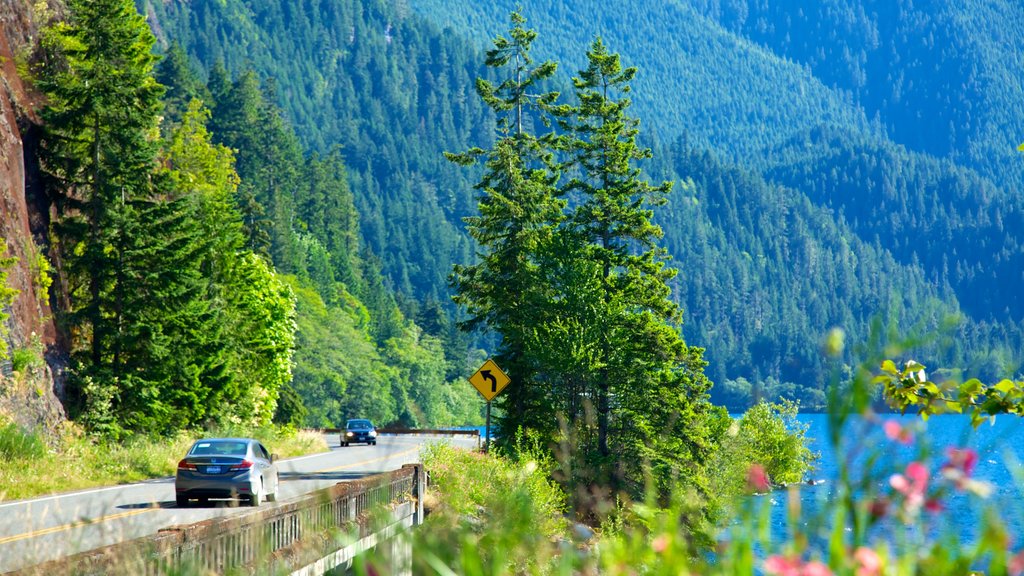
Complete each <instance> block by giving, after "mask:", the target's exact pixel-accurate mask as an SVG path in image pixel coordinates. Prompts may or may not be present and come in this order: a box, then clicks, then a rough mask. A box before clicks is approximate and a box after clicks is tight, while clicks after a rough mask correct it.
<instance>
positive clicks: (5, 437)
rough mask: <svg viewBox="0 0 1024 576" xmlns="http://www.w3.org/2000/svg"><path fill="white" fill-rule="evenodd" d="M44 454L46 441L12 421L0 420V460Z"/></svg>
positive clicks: (34, 456)
mask: <svg viewBox="0 0 1024 576" xmlns="http://www.w3.org/2000/svg"><path fill="white" fill-rule="evenodd" d="M44 455H46V442H44V441H43V439H42V438H40V437H39V435H38V434H35V433H32V432H27V431H25V430H23V429H22V428H21V427H20V426H18V425H17V424H15V423H13V422H7V423H3V422H2V421H0V460H17V459H27V458H38V457H41V456H44Z"/></svg>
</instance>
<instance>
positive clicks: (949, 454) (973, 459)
mask: <svg viewBox="0 0 1024 576" xmlns="http://www.w3.org/2000/svg"><path fill="white" fill-rule="evenodd" d="M946 458H949V460H948V461H947V462H946V463H945V464H943V465H942V469H943V470H945V469H947V468H952V469H955V470H960V471H961V472H963V473H964V475H966V476H970V475H971V474H973V473H974V467H975V466H976V465H977V464H978V453H977V452H975V451H974V450H971V449H970V448H963V449H960V448H947V449H946Z"/></svg>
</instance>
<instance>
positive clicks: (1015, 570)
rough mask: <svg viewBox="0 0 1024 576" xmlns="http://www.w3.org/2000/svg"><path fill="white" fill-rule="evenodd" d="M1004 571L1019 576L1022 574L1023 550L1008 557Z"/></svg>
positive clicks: (1011, 575) (1023, 566) (1023, 563)
mask: <svg viewBox="0 0 1024 576" xmlns="http://www.w3.org/2000/svg"><path fill="white" fill-rule="evenodd" d="M1006 571H1007V573H1009V574H1010V576H1021V575H1022V574H1024V550H1021V551H1020V552H1018V553H1017V554H1016V555H1015V556H1014V557H1012V558H1010V562H1009V563H1007V565H1006Z"/></svg>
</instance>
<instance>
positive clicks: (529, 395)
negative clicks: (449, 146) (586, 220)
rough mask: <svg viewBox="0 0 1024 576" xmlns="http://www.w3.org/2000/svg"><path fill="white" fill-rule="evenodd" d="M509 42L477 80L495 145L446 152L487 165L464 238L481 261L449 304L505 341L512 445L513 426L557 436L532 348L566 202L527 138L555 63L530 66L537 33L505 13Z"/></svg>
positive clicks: (505, 417)
mask: <svg viewBox="0 0 1024 576" xmlns="http://www.w3.org/2000/svg"><path fill="white" fill-rule="evenodd" d="M511 21H512V27H511V29H510V30H509V37H508V38H505V37H498V38H497V39H496V40H495V41H494V48H492V49H491V50H489V51H488V52H487V65H488V66H490V67H493V68H497V69H499V70H502V71H503V73H504V74H505V78H504V80H502V82H501V83H500V84H498V85H497V86H495V85H494V84H492V83H491V82H489V81H487V80H484V79H482V78H481V79H478V80H477V84H476V86H477V93H478V94H479V95H480V97H481V98H482V99H483V100H484V102H485V103H486V104H487V105H488V106H489V107H490V108H492V109H493V110H494V111H495V112H496V113H497V114H498V117H499V118H498V136H499V137H498V140H497V141H496V142H495V144H494V146H493V148H491V149H490V150H487V151H485V150H482V149H479V148H477V149H471V150H469V151H468V152H466V153H463V154H448V155H447V156H448V158H449V159H450V160H452V161H455V162H457V163H460V164H463V165H469V164H472V163H474V162H476V161H478V160H479V159H481V158H483V159H484V170H485V172H484V175H483V177H482V178H481V180H480V182H479V183H478V184H477V185H476V189H477V190H478V191H479V193H480V195H479V199H478V201H479V210H480V215H479V216H472V217H468V218H466V219H465V221H466V223H467V226H468V229H469V234H470V235H471V236H472V237H473V238H474V239H475V240H476V241H477V243H478V244H479V246H480V248H481V253H480V254H479V258H480V262H479V263H477V264H472V265H464V266H463V265H460V266H456V267H455V270H454V274H453V276H452V285H453V287H454V288H455V289H456V291H457V294H456V296H455V301H456V302H457V303H458V304H461V305H463V306H465V307H466V310H467V312H468V314H469V319H468V320H467V321H466V322H465V323H464V326H465V327H467V328H476V327H483V326H486V327H488V328H490V329H492V330H494V331H496V332H497V333H498V334H500V335H501V338H502V340H501V345H500V351H499V353H498V354H497V356H496V360H497V362H498V364H499V365H500V366H502V367H503V368H504V369H505V370H506V371H507V372H508V374H509V375H510V376H511V378H512V385H511V386H509V387H508V388H507V389H506V391H505V392H504V393H503V394H502V395H501V396H500V397H499V399H498V403H499V406H500V407H501V408H502V416H501V417H500V418H499V420H498V424H499V427H500V428H501V429H503V430H505V431H506V434H505V435H504V438H506V439H511V438H512V436H513V435H512V434H511V432H512V431H514V430H515V429H516V428H517V427H520V426H522V427H524V428H527V429H538V430H544V431H547V432H553V431H554V426H555V425H556V422H555V417H554V413H553V411H552V407H551V406H550V404H549V403H548V402H547V398H546V396H547V392H546V390H545V388H544V386H543V384H542V383H541V382H539V381H538V380H537V378H536V376H537V372H538V368H539V367H538V366H537V364H536V360H535V359H534V358H533V357H531V354H530V351H529V349H528V342H529V341H530V335H531V334H532V332H533V330H534V327H535V325H536V324H537V323H538V322H539V321H540V318H541V317H542V316H543V310H544V308H545V306H546V305H548V303H549V302H550V296H551V295H550V294H549V293H548V291H547V290H546V288H545V285H546V282H545V280H544V278H543V274H542V270H541V268H540V266H539V263H538V259H537V256H536V255H537V253H538V252H539V251H540V250H543V249H544V247H545V246H546V245H547V244H548V243H550V242H551V240H552V238H553V237H554V233H555V230H556V227H557V225H558V223H559V221H560V219H561V214H562V208H563V206H564V202H562V201H560V200H558V199H557V198H555V183H556V182H557V179H558V173H557V170H556V169H555V165H554V158H553V156H552V153H551V150H550V149H551V138H550V137H537V136H535V135H533V134H531V133H530V132H528V131H527V122H526V119H527V115H528V114H530V113H532V112H537V111H539V112H541V113H544V111H545V110H547V109H549V108H550V107H551V106H553V104H554V102H555V100H556V99H557V97H558V95H557V93H554V92H546V93H542V94H540V95H536V94H532V93H531V89H535V85H536V84H538V83H539V82H542V81H543V80H545V79H547V78H550V77H551V75H552V74H554V72H555V69H556V66H555V64H554V63H552V62H543V63H540V64H539V65H536V66H535V65H534V64H533V59H532V57H531V56H530V49H531V45H532V43H533V41H534V39H535V38H536V32H534V31H532V30H528V29H526V28H524V27H523V24H524V23H525V19H524V18H523V17H522V16H521V15H520V14H519V13H518V12H513V13H512V15H511Z"/></svg>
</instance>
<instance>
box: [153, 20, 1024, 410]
mask: <svg viewBox="0 0 1024 576" xmlns="http://www.w3.org/2000/svg"><path fill="white" fill-rule="evenodd" d="M883 4H884V6H883ZM935 4H936V6H934V7H929V8H927V9H926V8H923V7H917V8H915V7H914V5H912V4H911V3H910V2H896V3H875V2H868V1H865V2H853V1H852V0H851V1H841V0H835V1H831V2H826V3H823V4H821V5H820V6H816V7H815V10H803V11H800V10H796V9H791V8H792V7H789V5H788V4H786V3H785V2H782V3H777V2H776V3H767V2H744V1H740V0H737V1H734V2H711V1H698V0H693V1H682V0H679V1H675V2H668V3H664V4H660V5H658V6H651V5H646V4H643V5H640V4H635V3H617V4H615V5H614V6H606V5H604V4H599V3H596V2H589V1H582V2H574V3H572V4H571V5H570V4H569V3H567V2H564V1H562V0H538V1H537V2H534V3H532V4H531V5H530V6H529V7H528V9H527V10H526V11H525V12H524V15H525V16H526V17H527V18H528V20H529V22H530V24H531V26H533V27H535V28H536V30H537V31H538V33H539V37H540V40H539V41H538V43H537V44H536V46H535V47H534V51H535V54H539V55H542V56H550V57H551V58H552V59H553V60H556V61H558V62H559V63H560V67H559V69H558V71H557V72H556V73H555V74H554V76H553V77H552V78H551V89H553V90H558V91H561V92H563V93H569V92H570V91H571V83H570V82H569V78H570V76H573V75H575V74H576V72H577V70H579V69H580V68H581V67H582V66H583V64H584V55H585V54H586V50H587V47H588V46H589V44H590V42H591V41H592V40H593V38H594V36H595V35H596V34H601V35H602V36H603V37H604V38H605V39H606V40H607V42H608V44H609V45H610V46H612V47H613V49H615V50H616V51H620V52H621V53H622V55H623V58H625V59H627V60H628V61H630V62H631V63H633V64H636V65H637V66H638V67H639V73H638V74H637V76H636V78H635V80H634V82H633V87H634V92H633V96H632V98H633V101H634V108H635V114H636V116H637V118H638V119H639V120H640V122H641V126H642V127H643V131H642V134H641V136H640V137H641V138H642V139H643V140H644V141H645V142H648V143H649V145H651V146H652V148H653V150H654V154H653V160H651V161H650V162H648V163H646V164H644V166H643V169H644V170H645V173H646V174H647V175H649V176H651V177H652V178H654V179H662V180H670V181H674V182H676V183H677V186H676V187H675V190H674V191H673V193H672V194H670V195H669V204H668V207H667V209H666V210H663V211H661V212H659V213H658V214H657V215H656V216H655V218H656V221H657V223H658V224H660V225H661V226H662V227H663V229H664V231H665V242H666V246H667V247H668V248H669V252H670V254H671V255H672V256H673V258H674V260H673V261H672V264H671V265H672V266H674V267H676V268H678V269H679V271H680V273H679V275H678V276H677V278H676V279H674V280H673V281H672V286H673V289H674V298H676V299H677V300H678V302H679V304H680V305H681V307H682V309H683V312H684V315H683V318H684V323H683V331H684V335H685V337H686V339H687V341H688V342H691V343H695V344H698V345H700V346H703V347H706V349H707V351H706V358H707V359H708V360H709V362H710V364H709V366H708V369H707V371H708V374H709V376H710V377H711V379H712V380H713V381H714V382H716V386H715V388H713V390H712V395H713V397H714V398H715V399H716V400H718V401H727V402H728V403H729V405H730V406H732V407H736V408H739V407H742V406H743V405H745V404H746V403H747V402H749V400H750V399H751V398H752V397H756V396H759V395H768V396H770V397H778V396H785V397H791V398H798V399H801V400H803V402H804V406H805V408H818V407H820V406H821V403H822V400H823V392H822V390H823V387H824V386H825V384H826V383H827V380H828V375H827V371H826V370H824V368H823V367H824V359H823V358H822V355H821V354H820V349H819V346H820V343H821V339H822V338H823V336H824V334H825V333H826V332H827V331H828V330H830V329H832V328H833V327H840V328H842V329H843V330H845V331H846V333H847V335H848V338H849V339H850V341H852V342H857V341H861V340H863V339H864V338H865V337H866V334H867V330H868V326H869V324H870V322H871V321H872V320H873V319H879V318H881V319H884V320H885V321H887V322H889V321H891V322H894V323H897V325H898V330H899V331H902V332H904V333H910V332H933V331H936V330H938V329H939V328H940V327H943V334H942V335H943V336H944V337H943V338H938V339H935V340H934V341H933V343H932V344H931V345H930V347H929V348H928V349H927V350H924V351H922V352H921V355H922V357H927V358H928V360H929V362H928V363H929V364H931V365H943V366H951V367H958V368H963V369H965V370H969V371H971V372H972V373H975V374H978V375H979V376H983V377H995V376H1001V375H1006V374H1007V373H1008V372H1011V371H1013V370H1014V369H1015V367H1016V366H1017V365H1018V361H1019V358H1018V357H1017V356H1018V353H1017V352H1015V351H1019V350H1020V349H1021V338H1022V329H1021V326H1022V322H1021V318H1022V315H1024V308H1022V306H1024V302H1022V301H1021V299H1020V296H1019V291H1018V290H1015V289H1014V286H1015V285H1016V283H1017V282H1019V280H1020V274H1021V272H1020V271H1021V270H1024V265H1022V261H1021V260H1022V254H1021V251H1020V250H1019V248H1018V247H1019V246H1020V242H1021V241H1020V239H1018V235H1019V231H1020V230H1021V229H1022V228H1021V226H1020V223H1021V221H1022V212H1021V209H1022V208H1021V203H1020V200H1019V198H1018V196H1017V194H1016V189H1017V186H1018V183H1019V180H1020V178H1019V174H1020V171H1019V167H1018V164H1019V158H1017V157H1016V156H1014V155H1013V154H1016V152H1013V150H1014V149H1015V144H1016V140H1013V143H1012V145H1010V144H1008V143H1007V142H1005V141H1004V140H1003V139H1005V138H1006V134H1005V130H1004V133H1000V134H996V133H995V131H994V129H993V126H995V125H997V124H999V123H1002V125H1015V123H1017V120H1016V118H1017V117H1019V116H1020V115H1017V114H1014V112H1013V111H1014V110H1016V109H1017V108H1018V107H1019V106H1020V103H1019V102H1017V101H1014V100H1013V98H1012V94H1015V93H1017V91H1019V90H1018V88H1019V86H1018V84H1019V83H1018V81H1017V80H1016V79H1015V76H1014V74H1013V73H1012V72H1011V71H1010V70H1008V69H1007V67H1008V66H1010V64H1011V59H1009V58H1007V57H1003V58H1000V57H999V54H1004V55H1005V54H1006V53H1005V52H1000V49H999V48H998V47H997V46H996V45H994V44H992V43H991V42H990V41H989V40H988V39H989V38H990V36H989V35H980V36H979V35H977V34H971V32H975V31H979V30H987V28H986V26H988V24H985V22H987V21H988V20H987V16H992V17H993V18H996V17H998V16H999V14H1002V13H1004V12H1006V10H1005V8H1006V7H1005V6H1002V5H1000V6H995V7H991V10H989V9H986V10H983V11H981V12H977V13H978V14H984V15H987V16H986V18H981V19H978V18H973V17H972V18H970V19H967V18H963V17H959V16H958V15H962V14H966V13H968V12H969V11H970V10H972V9H969V8H966V7H956V6H954V5H952V4H951V3H946V2H936V3H935ZM138 5H139V7H140V10H142V11H143V12H144V13H145V14H146V15H147V16H148V19H149V22H150V24H151V27H152V28H153V29H154V31H155V33H156V35H157V37H158V39H159V45H161V46H163V47H164V48H165V49H166V48H168V47H170V46H171V45H172V42H173V43H180V44H181V46H182V48H183V52H184V55H185V56H186V57H187V60H188V62H189V63H190V64H191V65H193V66H195V68H196V70H197V72H198V74H199V76H200V77H203V78H214V77H215V76H217V75H218V74H221V75H223V74H224V72H222V71H219V70H220V68H221V67H223V68H224V69H225V70H227V71H229V72H227V73H228V74H234V75H238V74H243V73H246V72H247V71H250V70H251V71H255V73H256V74H257V75H258V76H259V77H260V78H262V79H263V82H267V83H270V84H271V85H272V87H273V90H272V92H273V97H275V98H276V103H277V104H278V105H280V106H281V110H282V112H283V116H284V117H285V118H286V119H287V121H288V122H289V123H290V124H291V125H292V126H294V127H295V130H296V134H298V135H299V137H298V140H299V142H300V144H299V146H300V147H301V148H302V149H303V150H305V151H307V153H317V154H330V153H337V154H339V155H340V158H341V159H342V160H343V162H344V164H345V168H346V181H347V183H348V187H349V190H350V191H351V194H352V197H353V204H354V206H355V208H356V212H357V213H358V218H359V223H360V224H359V230H360V233H361V241H362V242H363V244H362V246H363V248H364V249H365V251H366V252H367V253H368V260H369V261H376V262H379V273H380V281H381V282H382V283H383V285H384V286H385V287H386V288H388V289H391V290H394V298H395V300H396V302H397V303H398V306H399V309H400V310H401V312H402V313H403V314H404V315H405V316H406V317H409V318H412V319H416V318H417V317H418V316H419V314H420V308H421V306H422V304H420V303H425V304H426V308H427V309H430V310H434V311H436V312H443V313H444V316H445V322H446V326H448V328H449V329H450V328H451V327H452V326H453V325H454V324H453V322H454V321H455V320H457V319H458V316H459V315H460V314H461V313H462V312H460V311H459V309H457V308H455V307H453V306H452V305H451V304H450V302H449V298H450V295H451V292H450V288H449V287H448V282H447V276H448V274H449V272H450V271H451V267H452V265H453V264H458V263H468V262H472V260H473V253H474V250H475V249H474V247H473V243H472V241H471V240H470V239H469V238H468V237H467V236H466V233H465V230H464V226H463V224H462V220H463V219H464V218H465V217H467V216H471V215H472V214H473V213H474V212H475V205H474V200H473V191H472V183H473V181H474V178H475V173H474V172H473V171H472V170H469V171H459V170H456V169H454V167H452V166H450V165H448V164H447V163H445V162H444V161H443V158H442V152H445V151H457V150H464V149H466V148H468V147H471V146H486V145H488V144H489V143H490V142H491V141H492V140H493V138H494V136H493V135H492V133H491V131H490V130H489V129H488V128H487V127H488V126H492V125H493V113H492V112H490V111H489V110H488V109H487V108H486V106H483V105H482V103H481V102H480V101H479V100H478V99H477V98H475V95H474V94H473V85H474V79H475V78H477V77H482V78H488V77H490V75H491V74H492V72H491V71H488V70H487V69H486V68H485V67H484V66H482V62H483V58H482V51H483V50H484V49H485V48H486V47H487V45H488V43H489V41H490V39H491V37H492V36H493V34H494V33H495V31H496V30H501V29H503V26H504V25H505V18H506V17H507V14H508V13H509V12H510V11H511V10H512V9H513V8H514V6H513V5H512V3H510V2H498V3H468V4H465V5H464V6H463V5H460V7H459V8H458V9H457V10H456V9H454V6H453V5H451V4H449V3H444V2H434V1H432V0H414V1H409V2H382V1H369V0H366V1H355V0H352V1H348V2H341V3H338V2H304V3H299V2H291V1H283V2H275V3H255V2H247V1H244V0H229V1H227V2H223V3H199V4H196V3H185V2H165V3H155V2H145V1H140V2H139V3H138ZM933 8H934V9H933ZM970 13H971V14H974V13H975V12H970ZM798 14H799V16H797V15H798ZM888 16H894V18H892V19H890V18H888ZM1006 22H1007V24H1006V27H1005V30H1004V31H1003V32H1002V34H1003V35H1006V36H1008V37H1010V38H1011V39H1012V38H1018V37H1020V36H1021V33H1022V31H1021V30H1020V27H1019V26H1018V25H1017V24H1018V23H1017V21H1016V20H1015V19H1010V20H1007V21H1006ZM665 30H672V31H673V33H671V34H666V33H665V32H664V31H665ZM839 31H862V32H863V31H867V32H870V33H867V34H855V33H852V32H851V33H849V34H847V33H845V32H844V33H840V32H839ZM816 35H817V36H816ZM819 36H820V37H821V38H820V39H819V38H818V37H819ZM977 38H984V40H975V39H977ZM556 39H557V40H556ZM943 42H945V44H943ZM1012 42H1016V40H1012ZM1012 42H1011V43H1012ZM934 46H943V48H942V49H941V50H932V49H929V48H930V47H934ZM893 54H896V55H898V57H892V55H893ZM937 69H941V70H944V71H945V70H951V71H955V72H956V74H955V75H949V74H945V73H943V74H934V71H935V70H937ZM953 76H955V77H956V79H953ZM896 80H898V82H897V81H896ZM952 82H960V83H961V84H962V86H964V87H966V88H958V86H959V85H956V84H952ZM979 83H983V84H984V90H983V91H984V93H985V98H986V99H991V100H992V101H993V105H992V106H986V107H984V109H985V112H984V113H983V114H982V113H980V112H978V111H977V110H975V109H974V108H972V106H973V107H978V106H979V104H978V103H977V102H978V100H976V99H974V98H972V97H971V96H970V94H973V93H974V92H977V91H979V90H982V87H981V84H979ZM881 86H884V87H885V88H884V89H883V88H880V87H881ZM954 88H957V89H954ZM967 88H970V90H971V91H969V92H965V90H967ZM986 101H987V100H986ZM996 101H998V105H996ZM939 117H941V118H942V122H936V121H934V120H933V119H934V118H939ZM535 121H536V118H535V117H533V116H528V118H527V122H528V123H531V122H535ZM950 126H952V127H950ZM924 128H927V129H928V130H929V131H924ZM936 131H942V133H941V134H939V133H938V132H936ZM1017 132H1024V128H1022V129H1021V130H1017ZM285 269H288V268H287V266H286V268H285ZM950 317H955V318H959V320H958V321H957V322H956V323H955V326H954V327H953V328H947V326H948V325H949V322H948V320H949V318H950ZM448 318H451V319H452V322H448V320H447V319H448ZM453 334H454V333H453ZM447 338H448V343H451V344H454V345H455V346H456V349H455V350H449V349H446V352H447V353H448V354H449V356H452V355H455V356H458V357H460V358H464V357H465V356H466V354H467V352H466V346H467V343H468V342H467V340H465V339H463V340H461V341H458V342H456V336H454V335H449V336H448V337H447ZM473 338H474V339H473V341H472V342H473V343H475V345H476V346H481V347H484V348H487V349H493V346H494V341H493V340H492V339H489V338H488V337H487V336H486V335H481V334H476V335H473ZM847 360H848V362H850V363H852V362H853V360H854V359H853V358H852V357H850V358H847ZM449 375H450V376H454V372H451V373H449Z"/></svg>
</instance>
